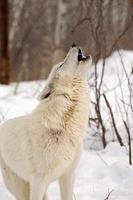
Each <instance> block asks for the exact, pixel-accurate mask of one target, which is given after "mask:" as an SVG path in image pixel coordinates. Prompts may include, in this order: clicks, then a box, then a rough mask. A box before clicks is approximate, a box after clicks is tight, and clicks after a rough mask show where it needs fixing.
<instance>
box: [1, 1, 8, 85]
mask: <svg viewBox="0 0 133 200" xmlns="http://www.w3.org/2000/svg"><path fill="white" fill-rule="evenodd" d="M8 12H9V10H8V0H1V1H0V83H3V84H8V83H9V76H10V69H9V52H8V14H9V13H8Z"/></svg>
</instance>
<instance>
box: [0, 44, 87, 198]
mask: <svg viewBox="0 0 133 200" xmlns="http://www.w3.org/2000/svg"><path fill="white" fill-rule="evenodd" d="M90 65H91V58H90V57H89V56H88V57H83V55H82V52H81V49H80V48H78V47H76V46H75V45H74V46H73V47H72V48H71V49H70V51H69V52H68V55H67V56H66V58H65V60H64V61H63V62H62V63H60V64H58V65H56V66H55V67H54V68H53V70H52V72H51V74H50V76H49V78H48V81H47V84H46V87H45V88H44V90H43V91H42V93H41V94H40V97H39V99H40V103H39V105H38V106H37V107H36V108H35V109H34V110H33V112H32V113H31V114H28V115H25V116H22V117H18V118H15V119H11V120H8V121H7V122H5V123H4V124H3V125H2V126H1V128H0V165H1V170H2V174H3V177H4V180H5V184H6V186H7V188H8V189H9V191H10V192H11V193H12V194H13V195H14V196H15V197H16V199H17V200H43V199H45V200H46V199H47V198H48V196H47V195H46V191H47V189H48V186H49V184H50V183H51V182H53V181H54V180H59V185H60V190H61V199H62V200H72V199H73V184H74V171H75V168H76V166H77V163H78V161H79V158H80V154H81V149H82V142H83V138H84V133H85V132H86V128H87V124H88V113H89V111H88V107H89V106H88V105H89V96H88V85H87V71H88V66H90Z"/></svg>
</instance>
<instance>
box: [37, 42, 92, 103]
mask: <svg viewBox="0 0 133 200" xmlns="http://www.w3.org/2000/svg"><path fill="white" fill-rule="evenodd" d="M91 64H92V58H91V56H86V57H85V56H84V55H83V52H82V50H81V48H79V47H77V46H76V45H73V46H72V47H71V49H70V50H69V52H68V54H67V56H66V58H65V59H64V61H63V62H61V63H58V64H57V65H55V66H54V67H53V69H52V71H51V73H50V75H49V77H48V80H47V83H46V86H45V88H44V90H43V91H42V92H41V94H40V95H39V100H43V99H45V98H47V97H49V96H50V95H51V94H52V93H53V92H55V93H58V94H59V93H60V94H61V93H66V94H67V93H68V91H70V90H71V88H72V84H73V80H74V79H77V80H78V81H86V80H87V72H88V68H89V66H90V65H91Z"/></svg>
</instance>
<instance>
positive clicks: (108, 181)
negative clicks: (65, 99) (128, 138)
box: [0, 51, 133, 200]
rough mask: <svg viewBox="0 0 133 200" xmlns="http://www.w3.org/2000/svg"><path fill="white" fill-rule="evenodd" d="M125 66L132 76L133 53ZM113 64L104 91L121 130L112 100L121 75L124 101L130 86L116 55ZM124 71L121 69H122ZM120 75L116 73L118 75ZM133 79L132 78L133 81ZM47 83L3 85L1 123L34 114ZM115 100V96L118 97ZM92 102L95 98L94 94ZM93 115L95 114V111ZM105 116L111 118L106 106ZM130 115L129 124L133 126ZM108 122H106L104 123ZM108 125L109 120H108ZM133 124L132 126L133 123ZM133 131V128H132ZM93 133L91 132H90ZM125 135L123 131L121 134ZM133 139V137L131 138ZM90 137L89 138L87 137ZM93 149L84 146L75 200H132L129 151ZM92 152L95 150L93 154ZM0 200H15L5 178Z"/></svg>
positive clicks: (55, 192) (55, 194)
mask: <svg viewBox="0 0 133 200" xmlns="http://www.w3.org/2000/svg"><path fill="white" fill-rule="evenodd" d="M122 53H123V58H124V63H125V65H126V66H127V68H126V70H127V73H128V74H130V73H131V69H132V68H131V67H132V63H133V53H132V52H123V51H122ZM112 58H113V59H112V60H111V61H110V58H109V59H108V60H107V66H108V69H107V68H106V70H105V77H104V79H103V80H104V87H103V88H102V91H105V90H107V88H108V89H109V92H107V95H108V98H109V100H110V102H111V106H112V108H113V111H114V113H115V112H116V115H117V119H118V122H119V123H118V127H119V128H121V130H122V129H123V127H121V115H120V114H119V111H118V110H117V107H118V106H117V105H116V102H115V99H114V97H113V95H114V94H113V93H112V89H113V88H115V95H117V96H119V97H121V96H120V95H121V93H120V88H119V86H118V84H119V82H117V81H118V76H116V74H117V73H118V71H119V75H120V79H121V81H122V87H123V91H124V98H125V100H127V99H128V90H127V83H126V78H125V73H124V72H123V70H121V68H120V63H119V62H118V55H117V54H113V56H112ZM100 67H101V63H99V67H98V73H99V74H100V73H101V69H100ZM121 67H122V66H121ZM116 71H117V73H116ZM132 79H133V78H132ZM44 85H45V82H44V81H37V82H23V83H20V84H19V85H17V84H16V83H12V84H11V85H10V86H2V85H0V122H4V121H5V120H6V119H9V118H13V117H16V116H20V115H23V114H26V113H28V112H31V111H32V109H33V108H34V107H35V106H36V105H37V104H38V101H37V100H36V96H37V95H38V93H39V92H40V90H41V89H42V88H43V87H44ZM115 97H116V96H115ZM91 98H92V99H93V98H94V93H93V91H92V92H91ZM92 112H93V111H92ZM102 112H103V115H104V116H108V112H107V110H106V109H105V104H104V103H103V111H102ZM132 116H133V115H132V113H131V118H130V121H131V122H133V118H132ZM105 120H106V119H105ZM107 121H108V122H109V120H107ZM132 124H133V123H132ZM110 127H111V126H110V122H109V123H108V130H109V131H108V134H111V133H112V132H111V130H110ZM131 130H132V126H131ZM91 131H92V130H91ZM122 134H123V130H122ZM132 135H133V134H132ZM88 137H89V136H88ZM92 144H94V142H93V143H91V145H90V144H89V145H85V146H86V147H88V150H84V152H83V155H82V158H81V161H80V163H79V166H78V168H77V171H76V183H75V190H74V195H75V199H76V200H107V199H109V200H133V167H132V166H130V165H129V164H128V151H127V149H126V148H125V147H120V145H119V144H118V143H117V142H110V143H109V144H108V145H107V147H106V148H105V149H104V150H103V149H101V150H94V149H96V146H97V145H95V144H94V146H95V148H92ZM90 147H91V149H93V150H90ZM49 196H50V200H53V199H54V200H59V189H58V185H57V183H53V184H51V186H50V188H49ZM0 200H14V198H13V197H12V195H11V194H9V192H8V191H7V190H6V187H5V186H4V182H3V180H2V176H1V175H0Z"/></svg>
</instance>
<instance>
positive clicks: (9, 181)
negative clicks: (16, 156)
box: [0, 157, 29, 200]
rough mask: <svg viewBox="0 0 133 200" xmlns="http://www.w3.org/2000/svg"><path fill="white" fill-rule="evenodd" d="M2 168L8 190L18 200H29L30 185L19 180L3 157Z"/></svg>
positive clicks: (0, 163) (0, 161)
mask: <svg viewBox="0 0 133 200" xmlns="http://www.w3.org/2000/svg"><path fill="white" fill-rule="evenodd" d="M0 166H1V172H2V175H3V178H4V182H5V185H6V187H7V189H8V190H9V191H10V192H11V193H12V194H13V196H14V197H15V198H16V199H17V200H29V184H28V183H26V182H25V181H23V180H22V179H21V178H19V177H18V176H17V175H16V174H15V173H14V172H13V171H12V170H11V169H10V168H9V167H8V166H7V165H6V164H5V162H4V160H3V159H2V158H1V157H0Z"/></svg>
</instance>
